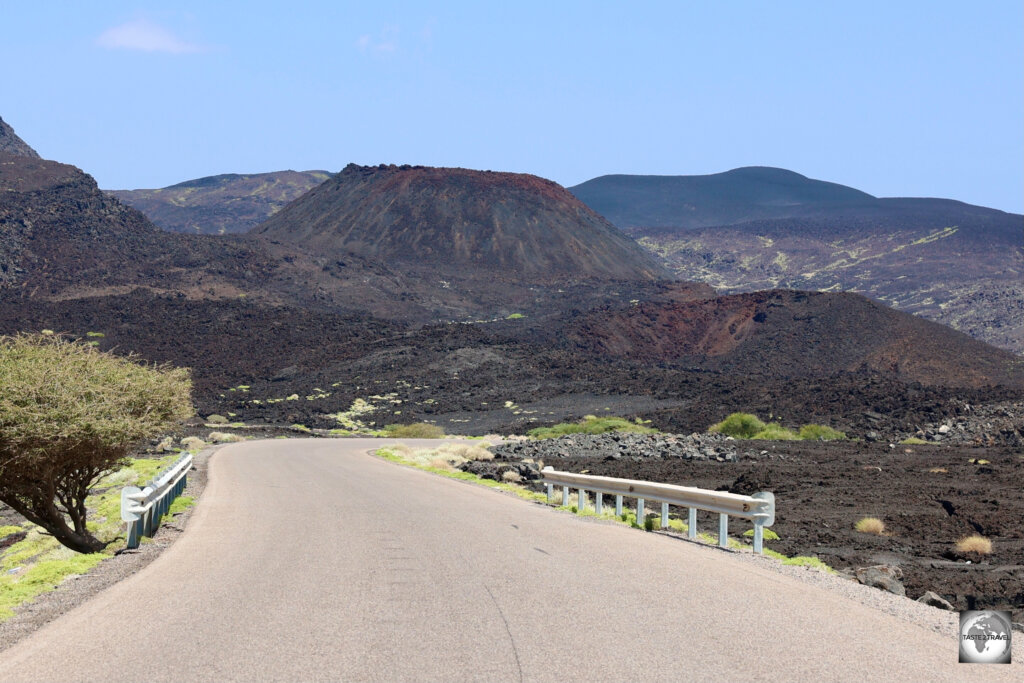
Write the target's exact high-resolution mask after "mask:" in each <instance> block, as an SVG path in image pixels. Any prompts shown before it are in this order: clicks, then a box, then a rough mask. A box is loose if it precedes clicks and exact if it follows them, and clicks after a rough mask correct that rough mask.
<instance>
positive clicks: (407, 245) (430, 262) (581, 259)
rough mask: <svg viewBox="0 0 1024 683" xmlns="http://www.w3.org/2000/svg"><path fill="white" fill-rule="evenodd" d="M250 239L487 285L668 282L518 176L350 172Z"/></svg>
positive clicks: (570, 202) (599, 222)
mask: <svg viewBox="0 0 1024 683" xmlns="http://www.w3.org/2000/svg"><path fill="white" fill-rule="evenodd" d="M252 234H254V235H260V236H262V237H266V238H268V239H273V240H280V241H282V242H290V243H294V244H301V245H303V246H304V247H306V248H310V249H315V250H318V251H320V250H322V251H325V252H333V251H337V250H342V249H345V250H350V251H353V252H356V253H358V254H362V255H364V256H368V257H371V258H376V259H382V260H384V261H386V262H387V263H397V264H402V266H403V267H405V268H409V269H414V270H417V271H420V272H426V271H436V270H437V269H438V268H439V267H440V268H443V269H446V270H448V271H449V272H452V274H453V276H454V277H457V278H467V279H474V280H480V281H487V282H493V281H494V280H496V279H503V280H510V281H516V282H532V283H544V284H560V283H563V282H571V281H577V282H578V281H595V280H597V281H609V280H632V281H651V280H656V279H660V278H663V277H666V276H667V273H666V272H665V271H664V270H663V269H662V268H661V266H659V265H658V264H657V263H656V261H655V260H654V259H653V258H652V257H651V256H650V255H649V254H647V253H646V252H645V251H644V250H643V249H642V248H640V247H639V246H638V245H637V244H636V243H635V242H633V240H631V239H629V238H628V237H626V236H625V235H623V234H622V233H621V232H619V230H618V229H616V228H615V226H613V225H612V224H611V223H609V222H608V221H606V220H605V219H604V218H602V217H601V216H599V215H597V214H596V213H594V212H593V211H592V210H590V209H589V208H587V207H586V206H585V205H584V204H583V203H582V202H580V201H579V200H578V199H576V198H575V197H573V196H572V195H571V194H570V193H569V192H567V191H566V190H565V188H563V187H561V186H560V185H557V184H556V183H553V182H551V181H549V180H544V179H542V178H538V177H536V176H531V175H525V174H515V173H493V172H490V171H471V170H466V169H461V168H427V167H420V166H383V165H381V166H377V167H366V166H356V165H354V164H350V165H349V166H348V167H346V168H345V169H344V170H343V171H342V172H341V173H339V174H338V175H337V176H335V177H334V178H332V179H331V180H329V181H327V182H325V183H324V184H322V185H320V186H319V187H317V188H314V189H313V190H312V191H310V192H309V193H307V194H306V195H304V196H302V197H300V198H299V199H297V200H296V201H294V202H292V203H291V204H289V205H288V206H286V207H285V208H283V209H282V210H281V211H279V212H278V213H277V214H275V215H274V216H272V217H271V218H270V219H269V220H267V222H266V223H264V224H262V225H260V226H258V227H257V228H255V229H254V230H253V232H252Z"/></svg>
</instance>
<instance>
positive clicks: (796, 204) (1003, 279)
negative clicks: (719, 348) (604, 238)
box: [572, 168, 1024, 353]
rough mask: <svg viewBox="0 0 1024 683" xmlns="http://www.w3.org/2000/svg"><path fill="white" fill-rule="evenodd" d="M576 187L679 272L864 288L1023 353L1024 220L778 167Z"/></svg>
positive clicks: (715, 280)
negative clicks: (882, 194)
mask: <svg viewBox="0 0 1024 683" xmlns="http://www.w3.org/2000/svg"><path fill="white" fill-rule="evenodd" d="M572 190H573V192H575V193H577V195H578V196H580V197H581V198H583V199H584V200H585V201H587V202H588V203H589V204H590V205H591V206H593V207H595V208H596V209H597V210H598V211H601V210H602V209H604V210H606V211H608V212H609V213H610V215H611V216H612V217H613V220H614V221H615V222H616V223H617V224H618V225H619V226H620V227H626V228H628V229H627V232H628V233H629V234H630V235H632V236H633V237H634V238H636V239H637V240H638V241H639V242H640V244H642V245H644V246H645V247H647V248H648V249H650V250H651V251H653V252H654V253H656V254H658V255H659V256H661V257H662V258H663V259H664V261H665V262H666V263H667V264H668V266H669V267H670V268H671V269H672V270H673V272H675V273H676V275H677V276H678V277H679V278H681V279H686V280H696V281H700V282H706V283H708V284H710V285H712V286H713V287H715V288H716V289H718V290H719V291H724V292H747V291H755V290H761V289H770V288H776V287H785V288H793V289H809V290H819V291H850V292H858V293H862V294H865V295H867V296H870V297H872V298H874V299H878V300H880V301H884V302H885V303H887V304H889V305H891V306H893V307H895V308H897V309H899V310H903V311H907V312H910V313H916V314H919V315H921V316H922V317H925V318H928V319H930V320H935V321H937V322H941V323H943V324H946V325H949V326H951V327H953V328H954V329H957V330H960V331H962V332H964V333H966V334H969V335H971V336H972V337H974V338H976V339H981V340H983V341H986V342H989V343H992V344H995V345H997V346H1000V347H1002V348H1005V349H1009V350H1012V351H1015V352H1017V353H1021V352H1024V216H1020V215H1018V214H1008V213H1004V212H1002V211H996V210H994V209H987V208H984V207H978V206H971V205H969V204H964V203H961V202H956V201H951V200H944V199H879V198H875V197H872V196H870V195H868V194H865V193H863V192H860V191H858V190H854V189H852V188H847V187H843V186H841V185H834V184H832V183H823V182H821V181H817V180H811V179H808V178H805V177H804V176H800V175H798V174H795V173H791V172H788V171H782V170H780V169H760V168H755V169H737V170H735V171H729V172H728V173H721V174H717V175H712V176H678V177H656V176H605V177H603V178H597V179H595V180H592V181H588V182H587V183H583V184H582V185H579V186H577V187H574V188H572Z"/></svg>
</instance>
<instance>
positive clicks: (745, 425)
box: [708, 413, 765, 439]
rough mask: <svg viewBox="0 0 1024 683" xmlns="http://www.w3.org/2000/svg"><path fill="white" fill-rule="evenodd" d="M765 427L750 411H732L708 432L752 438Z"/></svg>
mask: <svg viewBox="0 0 1024 683" xmlns="http://www.w3.org/2000/svg"><path fill="white" fill-rule="evenodd" d="M764 428H765V424H764V422H761V421H760V420H758V419H757V416H756V415H751V414H750V413H733V414H732V415H730V416H729V417H727V418H725V419H724V420H722V421H721V422H719V423H718V424H716V425H713V426H712V427H711V429H709V430H708V431H709V432H717V433H719V434H725V435H726V436H731V437H733V438H735V439H753V438H754V435H755V434H757V433H758V432H760V431H762V430H763V429H764Z"/></svg>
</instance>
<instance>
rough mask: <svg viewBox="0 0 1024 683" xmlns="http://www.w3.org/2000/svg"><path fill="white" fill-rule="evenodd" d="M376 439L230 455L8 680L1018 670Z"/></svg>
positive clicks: (9, 663) (954, 675) (668, 676)
mask: <svg viewBox="0 0 1024 683" xmlns="http://www.w3.org/2000/svg"><path fill="white" fill-rule="evenodd" d="M379 445H381V441H379V440H373V441H369V440H293V441H283V440H275V441H263V442H251V443H245V444H236V445H232V446H229V447H227V448H225V449H223V450H221V451H220V452H219V453H217V454H216V455H215V456H214V457H213V459H212V460H211V463H210V481H209V484H208V486H207V489H206V492H205V493H204V495H203V497H202V499H201V501H200V503H199V507H198V509H197V510H196V511H195V514H194V515H193V517H192V520H191V522H190V524H189V527H188V530H187V532H186V533H185V534H184V535H183V536H182V537H181V539H180V540H179V541H178V542H177V543H176V544H175V545H173V546H172V547H171V548H170V549H169V550H168V551H166V552H165V553H164V554H163V555H162V556H161V557H160V558H158V559H157V560H156V561H155V562H153V563H152V564H151V565H149V566H147V567H146V568H145V569H144V570H142V571H141V572H139V573H138V574H135V575H134V576H132V577H130V578H128V579H126V580H124V581H122V582H121V583H119V584H117V585H115V586H113V587H112V588H110V589H108V590H106V591H103V592H101V593H100V594H98V595H97V596H96V597H94V598H93V599H91V600H89V601H87V602H86V603H84V604H83V605H81V606H79V607H78V608H76V609H75V610H73V611H71V612H69V613H68V614H66V615H65V616H63V617H61V618H60V619H58V620H56V621H55V622H52V623H51V624H49V625H47V626H46V627H44V628H42V629H40V630H39V631H37V632H36V633H35V634H33V635H32V636H30V637H29V638H27V639H25V640H24V641H22V642H20V643H18V644H17V645H15V646H14V647H12V648H10V649H9V650H7V651H6V652H3V653H2V654H0V681H19V680H33V681H78V680H90V681H120V680H131V681H234V680H242V681H263V680H285V681H316V680H328V681H349V680H374V681H447V680H480V681H508V680H511V681H516V680H531V681H533V680H549V681H584V680H585V681H596V680H612V681H636V680H648V681H650V680H662V681H684V680H716V681H726V680H728V681H739V680H743V681H754V680H764V681H797V680H800V681H815V682H818V681H829V680H856V681H887V682H890V681H901V680H908V681H909V680H914V681H945V680H950V681H954V680H975V679H984V680H1003V679H1004V678H1005V680H1013V679H1016V680H1018V681H1019V680H1021V679H1020V678H1019V676H1020V672H1021V669H1020V666H1019V665H1018V664H1017V663H1014V664H1013V665H1011V666H981V665H958V664H957V663H956V645H955V643H954V642H952V641H951V639H950V638H948V637H942V636H939V635H937V634H935V633H933V632H931V631H927V630H924V629H921V628H918V627H916V626H912V625H908V624H906V623H903V622H901V621H898V620H896V619H895V618H893V617H890V616H888V615H885V614H883V613H880V612H877V611H875V610H872V609H870V608H867V607H864V606H862V605H860V604H858V603H855V602H852V601H850V600H848V599H846V598H844V597H841V596H839V595H837V594H834V593H831V592H828V591H825V590H820V589H816V588H812V587H809V586H808V585H806V584H804V583H800V582H798V581H796V580H793V579H790V578H789V577H786V576H783V575H780V574H776V573H774V572H772V571H770V570H767V569H763V568H760V567H757V566H753V565H751V564H750V563H747V562H742V561H739V560H737V559H736V558H734V557H731V556H730V555H729V554H727V553H723V552H719V551H716V550H713V549H709V548H702V547H698V546H695V545H693V544H689V543H686V542H682V541H679V540H674V539H671V538H668V537H664V536H660V535H655V534H644V533H640V532H637V531H634V530H630V529H627V528H625V527H622V526H619V525H613V524H599V523H587V522H584V521H581V520H578V519H574V518H573V517H572V516H570V515H567V514H564V513H559V512H557V511H554V510H552V509H549V508H546V507H543V506H538V505H533V504H530V503H527V502H523V501H521V500H519V499H516V498H514V497H511V496H506V495H501V494H498V493H495V492H494V491H491V490H488V489H484V488H482V487H477V486H472V485H469V484H466V483H463V482H458V481H453V480H449V479H444V478H441V477H437V476H434V475H430V474H427V473H424V472H420V471H417V470H413V469H408V468H403V467H400V466H397V465H394V464H391V463H387V462H384V461H382V460H379V459H376V458H372V457H370V456H368V455H366V450H367V449H368V448H371V447H376V446H379Z"/></svg>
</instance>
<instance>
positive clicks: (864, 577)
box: [854, 564, 907, 596]
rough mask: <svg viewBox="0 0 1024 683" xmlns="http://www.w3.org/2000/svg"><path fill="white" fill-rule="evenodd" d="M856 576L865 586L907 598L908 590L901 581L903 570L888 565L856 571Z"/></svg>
mask: <svg viewBox="0 0 1024 683" xmlns="http://www.w3.org/2000/svg"><path fill="white" fill-rule="evenodd" d="M854 576H856V577H857V580H858V581H860V582H861V583H862V584H864V585H865V586H871V587H872V588H880V589H882V590H884V591H889V592H890V593H893V594H895V595H900V596H906V594H907V589H906V588H904V587H903V583H902V582H901V581H900V579H902V578H903V570H902V569H900V568H899V567H893V566H890V565H886V564H880V565H876V566H874V567H860V568H858V569H855V570H854Z"/></svg>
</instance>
